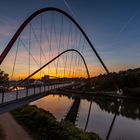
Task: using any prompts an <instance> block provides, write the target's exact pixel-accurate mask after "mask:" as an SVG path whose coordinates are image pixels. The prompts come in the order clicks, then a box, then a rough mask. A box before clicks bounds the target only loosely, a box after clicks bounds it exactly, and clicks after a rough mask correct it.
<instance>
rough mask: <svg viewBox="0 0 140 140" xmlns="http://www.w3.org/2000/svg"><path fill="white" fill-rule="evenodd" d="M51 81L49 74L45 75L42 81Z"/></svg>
mask: <svg viewBox="0 0 140 140" xmlns="http://www.w3.org/2000/svg"><path fill="white" fill-rule="evenodd" d="M48 81H49V75H44V77H42V82H44V83H46V82H48Z"/></svg>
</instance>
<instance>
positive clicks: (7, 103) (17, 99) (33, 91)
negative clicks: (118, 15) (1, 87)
mask: <svg viewBox="0 0 140 140" xmlns="http://www.w3.org/2000/svg"><path fill="white" fill-rule="evenodd" d="M72 85H73V83H71V82H69V83H68V82H66V83H59V84H58V83H57V84H56V83H55V84H50V85H49V84H47V85H40V86H37V87H35V86H34V87H31V88H25V89H21V90H14V91H9V92H2V93H1V94H0V114H1V113H4V112H8V111H11V110H13V109H15V108H17V107H19V106H21V105H25V104H28V103H30V102H32V101H35V100H37V99H39V98H42V97H44V96H47V95H48V92H49V91H52V90H56V89H59V88H62V87H68V86H72Z"/></svg>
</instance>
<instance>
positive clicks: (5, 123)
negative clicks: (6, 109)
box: [0, 113, 32, 140]
mask: <svg viewBox="0 0 140 140" xmlns="http://www.w3.org/2000/svg"><path fill="white" fill-rule="evenodd" d="M0 126H1V127H2V129H3V131H4V135H5V140H32V138H31V137H30V136H29V135H28V133H27V132H26V131H25V130H24V129H23V128H22V126H21V125H19V124H18V123H17V122H16V121H15V119H14V118H13V117H12V115H11V114H10V113H4V114H2V115H0Z"/></svg>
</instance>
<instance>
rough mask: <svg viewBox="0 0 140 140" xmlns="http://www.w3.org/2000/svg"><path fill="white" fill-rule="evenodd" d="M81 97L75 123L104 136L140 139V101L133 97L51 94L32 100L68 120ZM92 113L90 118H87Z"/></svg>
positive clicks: (116, 138)
mask: <svg viewBox="0 0 140 140" xmlns="http://www.w3.org/2000/svg"><path fill="white" fill-rule="evenodd" d="M77 98H78V99H79V98H80V106H79V110H78V114H77V118H76V122H75V124H76V126H77V127H79V128H82V129H83V130H84V129H86V131H93V132H96V133H98V134H99V135H100V137H101V138H102V139H106V137H107V136H108V137H109V139H110V140H139V139H140V103H139V102H138V101H132V100H120V99H111V98H107V97H92V96H85V95H75V94H65V95H62V94H58V93H57V94H50V95H48V96H46V97H44V98H42V99H39V100H37V101H35V102H32V103H31V104H32V105H37V106H38V107H40V108H43V109H45V110H47V111H49V112H51V113H52V114H53V115H54V116H55V117H56V118H57V120H58V121H61V120H62V119H65V117H66V115H67V113H68V112H69V110H70V108H71V106H72V104H73V103H74V101H75V99H77ZM88 116H89V117H88Z"/></svg>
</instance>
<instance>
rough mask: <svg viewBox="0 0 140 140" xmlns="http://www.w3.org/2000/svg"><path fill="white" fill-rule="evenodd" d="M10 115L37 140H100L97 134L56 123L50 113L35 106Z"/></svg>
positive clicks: (24, 107)
mask: <svg viewBox="0 0 140 140" xmlns="http://www.w3.org/2000/svg"><path fill="white" fill-rule="evenodd" d="M12 115H13V116H14V117H15V119H16V120H17V121H18V122H19V123H20V124H22V125H24V127H25V128H27V129H29V131H30V132H31V133H32V135H35V136H37V137H36V138H37V139H38V140H100V138H99V136H98V135H97V134H95V133H90V132H84V131H83V130H81V129H79V128H76V127H75V126H74V124H72V123H70V122H66V121H62V122H57V121H56V118H55V117H54V116H53V115H52V114H51V113H50V112H48V111H45V110H43V109H40V108H37V107H36V106H29V105H26V106H23V107H20V108H18V109H16V110H14V111H12Z"/></svg>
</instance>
